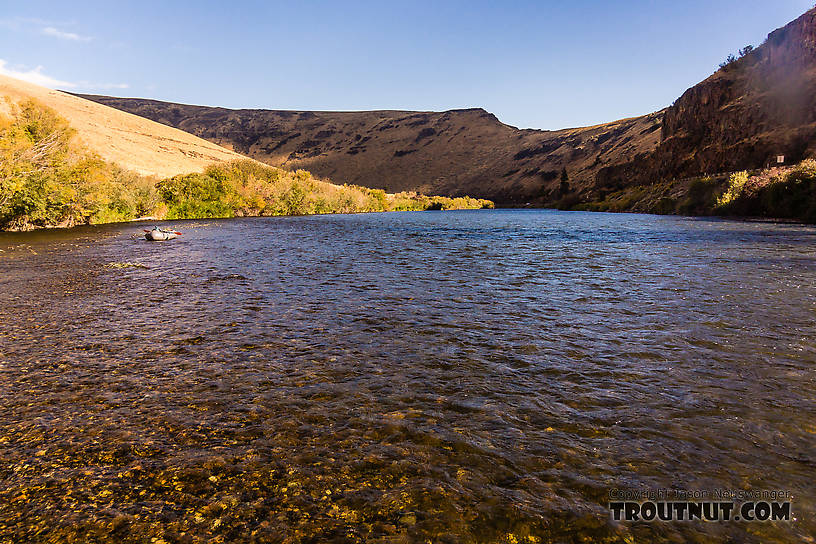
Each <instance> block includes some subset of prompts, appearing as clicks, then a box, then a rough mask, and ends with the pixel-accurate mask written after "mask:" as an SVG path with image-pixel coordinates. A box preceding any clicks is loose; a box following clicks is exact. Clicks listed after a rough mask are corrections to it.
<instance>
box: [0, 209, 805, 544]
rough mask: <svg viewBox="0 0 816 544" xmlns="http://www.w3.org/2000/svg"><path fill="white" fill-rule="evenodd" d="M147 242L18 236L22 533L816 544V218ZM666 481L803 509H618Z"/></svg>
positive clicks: (6, 464)
mask: <svg viewBox="0 0 816 544" xmlns="http://www.w3.org/2000/svg"><path fill="white" fill-rule="evenodd" d="M142 226H143V225H140V224H125V225H121V224H120V225H109V226H101V227H88V228H78V229H71V230H62V231H43V232H35V233H26V234H0V250H2V252H0V542H44V541H51V542H62V541H77V542H103V541H104V542H107V541H125V542H233V541H235V542H361V541H367V542H506V543H511V544H518V543H523V542H531V543H543V542H592V541H601V542H603V541H608V542H627V543H632V542H652V541H668V542H687V541H691V542H721V541H732V542H799V541H806V542H813V541H814V540H813V537H812V535H814V534H816V521H814V519H815V518H814V516H816V483H814V476H816V336H815V335H814V332H816V326H814V324H815V321H814V319H815V318H816V230H814V229H813V228H810V227H804V226H796V225H784V224H771V223H747V222H738V221H722V220H713V219H688V218H677V217H656V216H643V215H629V214H621V215H611V214H590V213H574V212H570V213H568V212H554V211H503V210H495V211H488V210H485V211H464V212H415V213H390V214H368V215H352V216H348V215H345V216H344V215H338V216H313V217H298V218H270V219H260V218H256V219H235V220H219V221H191V222H176V223H174V224H173V226H174V227H175V228H177V229H179V230H181V231H182V232H183V233H184V234H183V235H182V236H181V237H179V238H178V239H177V240H173V241H171V242H166V243H149V242H146V241H144V240H143V239H142V238H141V236H140V235H141V234H142ZM133 265H136V266H133ZM659 489H663V490H666V489H668V490H673V491H674V492H677V491H683V490H685V491H696V492H708V493H713V492H714V491H715V490H734V491H737V490H743V491H752V492H755V491H763V490H775V491H780V490H781V491H783V492H785V493H788V494H789V495H788V497H789V500H790V501H791V504H792V511H793V518H795V519H794V520H791V521H776V522H746V521H739V522H736V521H729V522H700V521H695V522H676V521H674V522H651V523H644V522H616V521H613V520H612V519H611V517H610V510H609V509H608V506H607V503H608V502H609V501H610V497H612V498H614V497H616V496H620V494H621V493H633V492H637V491H644V490H646V491H648V490H659Z"/></svg>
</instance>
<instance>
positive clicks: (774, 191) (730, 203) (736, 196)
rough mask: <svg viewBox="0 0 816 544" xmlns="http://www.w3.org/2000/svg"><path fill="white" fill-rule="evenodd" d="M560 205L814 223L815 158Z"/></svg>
mask: <svg viewBox="0 0 816 544" xmlns="http://www.w3.org/2000/svg"><path fill="white" fill-rule="evenodd" d="M552 205H553V207H555V208H558V209H562V210H583V211H598V212H639V213H654V214H659V215H689V216H723V217H735V218H737V217H739V218H756V219H768V220H780V221H798V222H804V223H811V224H813V223H816V160H813V159H808V160H805V161H802V162H801V163H799V164H797V165H795V166H788V167H777V168H768V169H761V170H751V171H741V172H731V173H724V174H715V175H711V176H701V177H695V178H687V179H682V180H673V181H666V182H661V183H656V184H652V185H632V186H627V187H622V188H617V189H614V190H597V191H594V192H593V193H590V194H588V195H585V196H584V195H578V194H569V195H566V196H564V197H563V198H561V199H560V200H559V201H557V202H554V203H552Z"/></svg>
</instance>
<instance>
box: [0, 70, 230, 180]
mask: <svg viewBox="0 0 816 544" xmlns="http://www.w3.org/2000/svg"><path fill="white" fill-rule="evenodd" d="M0 97H4V98H7V99H9V100H11V101H14V102H20V101H23V100H27V99H32V98H33V99H35V100H37V101H38V102H40V103H42V104H44V105H46V106H48V107H50V108H52V109H53V110H55V111H56V112H57V114H58V115H60V116H61V117H64V118H65V119H67V120H68V122H69V123H70V124H71V126H72V127H73V128H74V129H75V130H76V133H77V137H78V139H79V140H80V141H81V142H82V143H84V144H85V145H86V146H87V148H88V149H90V150H91V151H93V152H95V153H97V154H98V155H99V156H100V157H102V158H103V159H106V160H108V161H111V162H114V163H116V164H118V165H119V166H121V167H123V168H126V169H128V170H132V171H134V172H137V173H139V174H142V175H153V176H157V177H161V178H164V177H168V176H173V175H176V174H184V173H189V172H195V171H200V170H203V169H204V168H205V167H206V166H207V165H209V164H212V163H214V162H220V161H228V160H233V159H237V158H241V157H240V155H238V154H237V153H234V152H232V151H230V150H227V149H224V148H222V147H219V146H218V145H215V144H213V143H212V142H208V141H206V140H203V139H201V138H198V137H196V136H193V135H191V134H187V133H186V132H183V131H181V130H178V129H175V128H171V127H168V126H166V125H162V124H160V123H156V122H154V121H150V120H148V119H144V118H143V117H138V116H136V115H131V114H129V113H125V112H123V111H120V110H117V109H114V108H109V107H107V106H104V105H102V104H98V103H96V102H92V101H90V100H85V99H83V98H80V97H77V96H74V95H71V94H68V93H63V92H60V91H54V90H51V89H47V88H45V87H40V86H39V85H33V84H31V83H27V82H25V81H20V80H18V79H13V78H10V77H7V76H2V75H0Z"/></svg>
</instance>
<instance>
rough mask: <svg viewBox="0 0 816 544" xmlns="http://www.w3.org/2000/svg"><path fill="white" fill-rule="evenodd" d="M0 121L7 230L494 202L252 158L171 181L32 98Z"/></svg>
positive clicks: (1, 223) (2, 216)
mask: <svg viewBox="0 0 816 544" xmlns="http://www.w3.org/2000/svg"><path fill="white" fill-rule="evenodd" d="M9 106H10V114H9V119H1V120H0V121H2V123H0V230H13V231H25V230H32V229H35V228H58V227H73V226H77V225H87V224H102V223H115V222H123V221H130V220H134V219H137V218H140V217H153V218H156V219H208V218H228V217H246V216H274V215H311V214H325V213H361V212H384V211H407V210H452V209H474V208H492V207H493V203H492V202H491V201H489V200H484V199H476V198H471V197H467V196H465V197H457V198H448V197H441V196H426V195H422V194H418V193H415V192H402V193H397V194H388V193H386V192H385V191H383V190H380V189H369V188H367V187H360V186H356V185H346V184H344V185H336V184H333V183H330V182H328V181H325V180H321V179H318V178H316V177H315V176H313V175H312V174H311V173H309V172H307V171H305V170H297V171H294V172H292V171H288V170H283V169H281V168H275V167H272V166H267V165H264V164H261V163H259V162H256V161H253V160H251V159H236V160H232V161H229V162H216V163H214V164H211V165H210V166H208V167H207V168H206V169H205V170H204V171H203V172H195V173H189V174H183V175H176V176H173V177H170V178H166V179H161V180H160V179H158V178H155V177H147V176H141V175H139V174H136V173H134V172H131V171H128V170H125V169H123V168H121V167H119V166H118V165H117V164H114V163H112V162H109V161H105V160H103V159H102V158H100V157H98V156H96V155H95V154H93V153H91V152H90V151H89V150H88V149H87V148H85V147H84V145H83V144H82V143H80V141H79V139H78V138H77V137H75V136H76V133H75V131H74V129H73V128H72V127H71V126H70V125H69V124H68V122H67V121H66V120H65V119H63V118H62V117H60V116H59V115H57V113H56V112H54V111H53V110H51V109H50V108H47V107H46V106H44V105H42V104H40V103H38V102H36V101H34V100H28V101H24V102H22V103H20V104H10V105H9Z"/></svg>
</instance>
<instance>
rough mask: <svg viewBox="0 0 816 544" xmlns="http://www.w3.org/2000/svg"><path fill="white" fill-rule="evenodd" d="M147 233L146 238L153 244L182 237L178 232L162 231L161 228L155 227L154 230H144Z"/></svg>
mask: <svg viewBox="0 0 816 544" xmlns="http://www.w3.org/2000/svg"><path fill="white" fill-rule="evenodd" d="M144 231H145V238H146V239H147V240H150V241H152V242H164V241H165V240H172V239H173V238H175V237H176V236H181V233H180V232H176V231H174V230H170V229H160V228H159V227H153V228H152V229H144Z"/></svg>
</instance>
